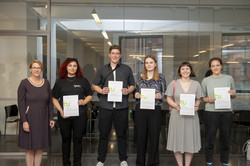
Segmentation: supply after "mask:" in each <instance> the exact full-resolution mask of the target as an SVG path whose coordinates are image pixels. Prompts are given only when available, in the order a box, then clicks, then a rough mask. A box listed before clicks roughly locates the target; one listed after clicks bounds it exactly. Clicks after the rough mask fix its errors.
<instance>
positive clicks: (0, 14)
mask: <svg viewBox="0 0 250 166" xmlns="http://www.w3.org/2000/svg"><path fill="white" fill-rule="evenodd" d="M46 4H47V0H36V1H29V0H28V1H19V0H11V1H9V0H0V30H46V29H47V27H46V26H47V20H46V19H47V5H46Z"/></svg>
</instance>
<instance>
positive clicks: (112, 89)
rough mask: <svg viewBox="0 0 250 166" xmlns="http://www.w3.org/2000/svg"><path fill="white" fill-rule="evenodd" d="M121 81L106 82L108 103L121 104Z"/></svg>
mask: <svg viewBox="0 0 250 166" xmlns="http://www.w3.org/2000/svg"><path fill="white" fill-rule="evenodd" d="M122 86H123V82H122V81H109V82H108V88H109V93H108V101H113V102H122Z"/></svg>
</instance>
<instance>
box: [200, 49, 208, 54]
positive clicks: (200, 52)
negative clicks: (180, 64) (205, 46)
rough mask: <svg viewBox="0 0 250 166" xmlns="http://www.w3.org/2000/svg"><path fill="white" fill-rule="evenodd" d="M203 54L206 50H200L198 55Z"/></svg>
mask: <svg viewBox="0 0 250 166" xmlns="http://www.w3.org/2000/svg"><path fill="white" fill-rule="evenodd" d="M204 52H207V50H202V51H200V52H199V53H200V54H201V53H204Z"/></svg>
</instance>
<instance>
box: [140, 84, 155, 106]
mask: <svg viewBox="0 0 250 166" xmlns="http://www.w3.org/2000/svg"><path fill="white" fill-rule="evenodd" d="M140 108H141V109H152V110H153V109H155V89H145V88H142V89H141V102H140Z"/></svg>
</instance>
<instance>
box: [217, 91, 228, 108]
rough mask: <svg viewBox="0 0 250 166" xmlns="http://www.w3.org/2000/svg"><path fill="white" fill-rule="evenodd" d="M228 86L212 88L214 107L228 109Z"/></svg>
mask: <svg viewBox="0 0 250 166" xmlns="http://www.w3.org/2000/svg"><path fill="white" fill-rule="evenodd" d="M229 90H230V88H229V87H222V88H214V98H216V100H215V102H214V104H215V109H230V108H231V97H230V93H228V91H229Z"/></svg>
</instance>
